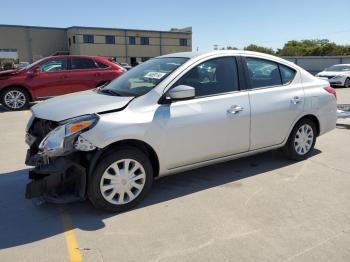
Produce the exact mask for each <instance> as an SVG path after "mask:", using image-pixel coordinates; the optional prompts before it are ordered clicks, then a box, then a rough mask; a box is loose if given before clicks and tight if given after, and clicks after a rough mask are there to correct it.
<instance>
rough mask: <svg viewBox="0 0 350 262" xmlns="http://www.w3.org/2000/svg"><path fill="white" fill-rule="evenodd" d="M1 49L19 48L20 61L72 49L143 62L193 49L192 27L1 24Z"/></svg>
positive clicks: (71, 51)
mask: <svg viewBox="0 0 350 262" xmlns="http://www.w3.org/2000/svg"><path fill="white" fill-rule="evenodd" d="M84 35H93V36H94V43H84V41H83V36H84ZM106 35H111V36H115V43H114V44H106V42H105V36H106ZM130 36H133V37H135V39H136V43H135V45H131V44H130V43H129V37H130ZM73 37H74V38H75V43H74V41H73ZM141 37H147V38H148V39H149V44H148V45H142V44H141ZM180 39H186V40H187V45H186V46H181V45H180ZM69 43H70V44H69ZM0 49H11V50H13V49H16V50H17V52H18V58H19V60H20V61H27V62H33V61H35V60H38V59H40V58H42V57H46V56H49V55H52V54H54V53H55V52H57V51H69V53H70V54H76V55H97V56H107V57H115V58H116V59H117V61H119V62H127V63H130V62H131V58H133V59H134V60H135V59H136V60H138V61H142V60H144V59H147V58H150V57H156V56H160V55H164V54H169V53H175V52H184V51H191V50H192V28H191V27H189V28H185V29H171V30H170V31H151V30H134V29H113V28H88V27H70V28H67V29H65V28H47V27H34V26H13V25H0Z"/></svg>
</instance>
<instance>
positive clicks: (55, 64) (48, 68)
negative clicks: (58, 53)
mask: <svg viewBox="0 0 350 262" xmlns="http://www.w3.org/2000/svg"><path fill="white" fill-rule="evenodd" d="M40 70H41V71H42V72H57V71H63V70H67V59H66V58H57V59H53V60H50V61H48V62H45V63H43V64H41V65H40Z"/></svg>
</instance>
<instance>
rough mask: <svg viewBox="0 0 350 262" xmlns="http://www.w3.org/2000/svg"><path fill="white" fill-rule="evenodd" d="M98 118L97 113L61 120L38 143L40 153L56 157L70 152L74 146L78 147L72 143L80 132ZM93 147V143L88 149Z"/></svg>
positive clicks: (92, 125) (89, 126)
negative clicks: (58, 124)
mask: <svg viewBox="0 0 350 262" xmlns="http://www.w3.org/2000/svg"><path fill="white" fill-rule="evenodd" d="M98 119H99V118H98V116H97V115H87V116H81V117H76V118H72V119H68V120H67V121H64V122H62V123H61V125H60V126H58V127H57V128H55V129H54V130H52V131H51V132H50V133H48V134H47V136H46V137H45V138H44V139H43V140H42V141H41V143H40V145H39V149H40V151H41V153H42V154H44V155H46V156H48V157H56V156H61V155H65V154H67V153H70V152H71V151H73V150H74V148H76V149H80V147H76V146H75V145H74V144H75V142H77V138H78V137H79V135H80V134H81V133H83V132H86V131H87V130H89V129H91V128H93V127H94V126H95V125H96V124H97V122H98ZM95 148H96V147H94V146H93V145H90V146H89V147H88V149H89V150H93V149H95ZM89 150H84V151H89Z"/></svg>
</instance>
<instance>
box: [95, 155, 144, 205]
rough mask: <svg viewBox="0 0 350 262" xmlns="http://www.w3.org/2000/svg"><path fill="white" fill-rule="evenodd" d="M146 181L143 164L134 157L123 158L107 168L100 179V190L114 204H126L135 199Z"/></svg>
mask: <svg viewBox="0 0 350 262" xmlns="http://www.w3.org/2000/svg"><path fill="white" fill-rule="evenodd" d="M145 182H146V172H145V170H144V168H143V166H142V165H141V164H140V163H139V162H138V161H136V160H133V159H121V160H118V161H116V162H114V163H112V164H111V165H110V166H108V167H107V168H106V170H105V171H104V173H103V175H102V177H101V181H100V191H101V194H102V196H103V198H104V199H105V200H107V201H108V202H109V203H111V204H113V205H125V204H127V203H129V202H131V201H133V200H134V199H135V198H136V197H137V196H138V195H139V194H140V193H141V191H142V189H143V188H144V186H145Z"/></svg>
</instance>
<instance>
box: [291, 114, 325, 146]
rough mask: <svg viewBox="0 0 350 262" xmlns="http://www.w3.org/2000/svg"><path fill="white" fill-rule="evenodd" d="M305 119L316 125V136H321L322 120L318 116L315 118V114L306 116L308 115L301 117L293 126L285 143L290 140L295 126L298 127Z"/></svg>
mask: <svg viewBox="0 0 350 262" xmlns="http://www.w3.org/2000/svg"><path fill="white" fill-rule="evenodd" d="M303 119H310V120H311V121H312V122H313V123H314V124H315V127H316V132H317V133H316V136H319V135H320V132H321V126H320V120H319V119H318V117H317V116H315V115H314V114H306V115H302V116H300V117H299V118H298V119H297V120H296V121H295V122H294V123H293V125H292V126H291V128H290V130H289V132H288V136H287V137H286V139H285V141H287V140H288V138H289V136H290V134H291V132H292V130H293V128H294V127H295V125H297V124H298V123H299V122H300V121H301V120H303Z"/></svg>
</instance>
